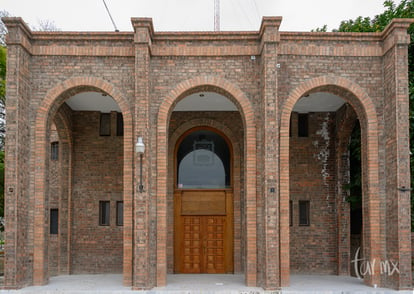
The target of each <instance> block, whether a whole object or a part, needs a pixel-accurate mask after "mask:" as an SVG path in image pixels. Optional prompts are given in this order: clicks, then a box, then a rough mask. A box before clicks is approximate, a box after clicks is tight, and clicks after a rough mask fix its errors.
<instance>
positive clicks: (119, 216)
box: [116, 201, 124, 226]
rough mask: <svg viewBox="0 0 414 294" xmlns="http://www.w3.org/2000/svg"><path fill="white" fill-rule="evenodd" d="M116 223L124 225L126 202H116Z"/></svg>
mask: <svg viewBox="0 0 414 294" xmlns="http://www.w3.org/2000/svg"><path fill="white" fill-rule="evenodd" d="M116 225H117V226H123V225H124V202H123V201H117V202H116Z"/></svg>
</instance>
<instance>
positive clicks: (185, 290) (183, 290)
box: [0, 275, 414, 294]
mask: <svg viewBox="0 0 414 294" xmlns="http://www.w3.org/2000/svg"><path fill="white" fill-rule="evenodd" d="M0 293H10V294H17V293H36V294H38V293H45V294H49V293H50V294H57V293H59V294H61V293H73V294H84V293H99V294H109V293H115V294H124V293H128V294H131V293H148V294H150V293H151V294H158V293H169V294H193V293H197V294H213V293H218V294H233V293H234V294H261V293H266V294H284V293H286V294H293V293H299V294H305V293H312V294H313V293H314V294H316V293H317V294H345V293H358V294H359V293H361V294H362V293H364V294H365V293H367V294H388V293H390V294H392V293H394V294H395V293H399V294H402V293H404V294H405V293H407V294H408V293H410V294H411V293H414V292H413V291H393V290H389V289H380V288H376V289H375V288H372V287H368V286H365V285H364V284H363V282H362V281H361V280H358V279H356V278H352V277H342V276H319V275H294V276H291V286H290V287H287V288H284V289H282V290H279V291H264V290H263V289H261V288H255V287H246V286H244V276H243V275H168V285H167V286H166V287H160V288H154V289H152V290H148V291H132V290H131V289H130V288H129V287H124V286H122V275H70V276H58V277H53V278H51V279H50V282H49V284H48V285H45V286H32V287H27V288H23V289H20V290H0Z"/></svg>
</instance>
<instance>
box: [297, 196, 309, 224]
mask: <svg viewBox="0 0 414 294" xmlns="http://www.w3.org/2000/svg"><path fill="white" fill-rule="evenodd" d="M309 208H310V202H309V200H300V201H299V225H300V226H309V225H310V211H309Z"/></svg>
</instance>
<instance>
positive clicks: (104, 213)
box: [99, 201, 110, 226]
mask: <svg viewBox="0 0 414 294" xmlns="http://www.w3.org/2000/svg"><path fill="white" fill-rule="evenodd" d="M109 207H110V202H109V201H99V225H100V226H109Z"/></svg>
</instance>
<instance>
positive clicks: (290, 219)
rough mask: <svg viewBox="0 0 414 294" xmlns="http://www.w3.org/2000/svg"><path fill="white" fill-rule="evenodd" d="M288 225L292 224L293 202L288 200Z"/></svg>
mask: <svg viewBox="0 0 414 294" xmlns="http://www.w3.org/2000/svg"><path fill="white" fill-rule="evenodd" d="M289 225H290V226H293V202H292V200H290V201H289Z"/></svg>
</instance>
